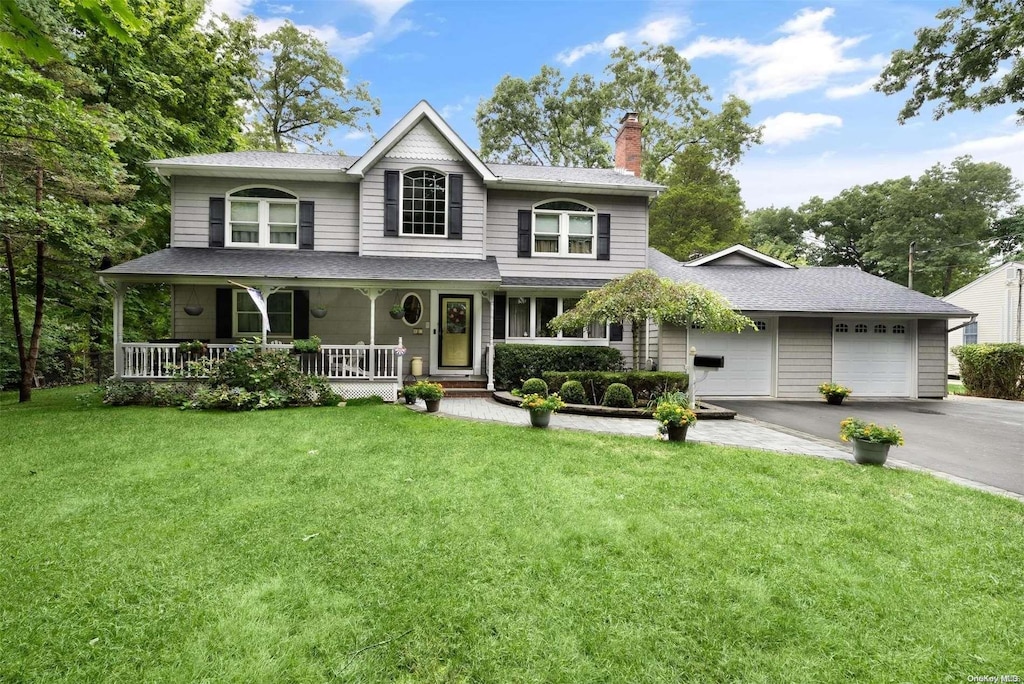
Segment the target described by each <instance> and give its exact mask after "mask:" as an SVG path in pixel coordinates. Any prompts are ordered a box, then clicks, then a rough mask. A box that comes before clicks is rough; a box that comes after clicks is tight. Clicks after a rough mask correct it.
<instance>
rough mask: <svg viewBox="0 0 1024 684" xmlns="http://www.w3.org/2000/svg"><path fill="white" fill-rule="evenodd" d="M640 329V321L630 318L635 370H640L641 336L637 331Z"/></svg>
mask: <svg viewBox="0 0 1024 684" xmlns="http://www.w3.org/2000/svg"><path fill="white" fill-rule="evenodd" d="M638 330H640V321H638V320H636V319H634V318H631V319H629V334H630V337H632V338H633V370H635V371H637V370H640V337H639V336H638V335H637V331H638Z"/></svg>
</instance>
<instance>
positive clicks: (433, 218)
mask: <svg viewBox="0 0 1024 684" xmlns="http://www.w3.org/2000/svg"><path fill="white" fill-rule="evenodd" d="M447 184H448V177H447V176H446V175H445V174H443V173H438V172H437V171H431V170H429V169H416V170H413V171H406V172H404V173H403V174H402V235H435V236H438V237H444V236H445V235H447V232H448V231H447V225H448V202H447V193H446V192H445V188H446V187H447Z"/></svg>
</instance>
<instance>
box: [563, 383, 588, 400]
mask: <svg viewBox="0 0 1024 684" xmlns="http://www.w3.org/2000/svg"><path fill="white" fill-rule="evenodd" d="M558 394H559V395H560V396H561V397H562V399H564V400H565V402H566V403H567V404H586V403H587V393H586V392H585V391H584V390H583V383H582V382H580V381H579V380H566V381H565V382H563V383H562V386H561V388H559V390H558Z"/></svg>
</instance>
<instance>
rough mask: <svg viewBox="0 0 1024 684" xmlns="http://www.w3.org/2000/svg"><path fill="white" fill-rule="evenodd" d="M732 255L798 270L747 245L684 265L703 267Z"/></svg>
mask: <svg viewBox="0 0 1024 684" xmlns="http://www.w3.org/2000/svg"><path fill="white" fill-rule="evenodd" d="M730 254H742V255H743V256H745V257H749V258H751V259H754V260H755V261H760V262H762V263H765V264H769V265H771V266H778V267H779V268H796V266H793V265H792V264H787V263H786V262H785V261H779V260H778V259H776V258H775V257H770V256H768V255H767V254H762V253H761V252H758V251H757V250H756V249H751V248H750V247H747V246H745V245H733V246H732V247H726V248H725V249H723V250H721V251H720V252H715V253H714V254H709V255H707V256H704V257H701V258H699V259H694V260H693V261H688V262H686V263H685V264H683V265H684V266H703V265H704V264H709V263H711V262H714V261H717V260H719V259H721V258H722V257H726V256H729V255H730Z"/></svg>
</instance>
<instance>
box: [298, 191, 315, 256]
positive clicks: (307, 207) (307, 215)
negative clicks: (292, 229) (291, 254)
mask: <svg viewBox="0 0 1024 684" xmlns="http://www.w3.org/2000/svg"><path fill="white" fill-rule="evenodd" d="M314 215H315V211H314V207H313V202H299V249H313V218H314Z"/></svg>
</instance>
